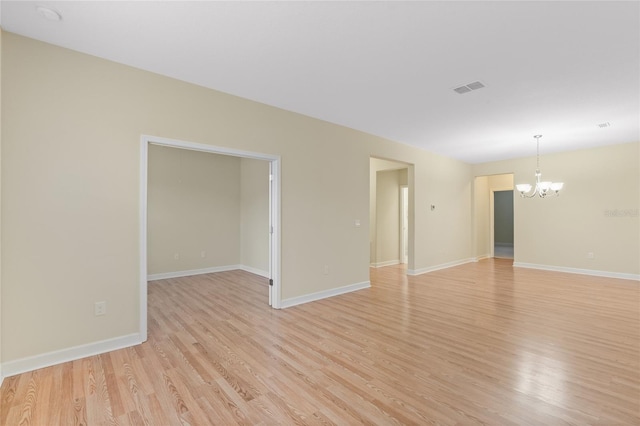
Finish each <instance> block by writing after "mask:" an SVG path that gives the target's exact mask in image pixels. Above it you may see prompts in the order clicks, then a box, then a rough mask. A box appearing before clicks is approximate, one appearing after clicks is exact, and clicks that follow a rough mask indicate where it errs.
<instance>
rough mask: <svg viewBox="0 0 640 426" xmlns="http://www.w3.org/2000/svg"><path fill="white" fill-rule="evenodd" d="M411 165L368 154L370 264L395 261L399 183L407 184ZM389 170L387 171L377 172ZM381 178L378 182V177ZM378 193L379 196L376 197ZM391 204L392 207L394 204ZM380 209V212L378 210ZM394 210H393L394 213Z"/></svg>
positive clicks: (398, 229) (384, 263) (398, 225)
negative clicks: (369, 156)
mask: <svg viewBox="0 0 640 426" xmlns="http://www.w3.org/2000/svg"><path fill="white" fill-rule="evenodd" d="M410 167H411V165H409V164H406V163H400V162H397V161H390V160H385V159H381V158H371V160H370V171H369V180H370V184H369V220H370V222H369V238H370V242H369V246H370V259H369V261H370V263H371V265H372V266H380V265H386V264H389V263H390V262H393V261H399V260H400V255H399V251H398V252H397V253H396V251H395V247H398V250H400V247H399V244H400V241H399V232H400V228H399V227H400V205H399V202H400V198H399V196H400V195H399V194H400V193H399V191H400V188H399V186H400V185H408V171H409V168H410ZM381 173H389V174H388V175H385V174H383V175H380V174H381ZM381 176H382V178H383V179H384V182H383V183H382V184H380V183H379V180H380V178H381ZM380 196H382V198H383V199H379V197H380ZM394 206H395V207H394ZM379 208H380V209H384V212H381V213H382V215H381V216H379V215H378V210H379ZM396 212H397V214H396ZM410 216H411V213H410Z"/></svg>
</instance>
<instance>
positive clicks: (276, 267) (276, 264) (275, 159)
mask: <svg viewBox="0 0 640 426" xmlns="http://www.w3.org/2000/svg"><path fill="white" fill-rule="evenodd" d="M152 144H153V145H160V146H168V147H173V148H181V149H188V150H191V151H200V152H207V153H211V154H219V155H229V156H232V157H240V158H250V159H254V160H264V161H269V180H270V185H269V222H270V225H269V226H270V229H269V277H270V279H271V280H272V283H273V284H272V285H271V286H270V287H269V304H270V305H271V306H272V307H273V308H275V309H280V307H281V294H282V293H281V288H280V259H281V257H280V254H281V244H280V242H281V237H280V156H279V155H271V154H264V153H258V152H251V151H242V150H237V149H232V148H227V147H220V146H214V145H207V144H202V143H196V142H187V141H181V140H177V139H169V138H163V137H159V136H151V135H141V136H140V200H139V202H140V208H139V214H140V216H139V226H140V229H139V251H140V252H139V265H140V269H139V290H140V291H139V298H140V306H139V310H140V337H141V340H142V341H143V342H144V341H146V340H147V190H148V170H149V145H152Z"/></svg>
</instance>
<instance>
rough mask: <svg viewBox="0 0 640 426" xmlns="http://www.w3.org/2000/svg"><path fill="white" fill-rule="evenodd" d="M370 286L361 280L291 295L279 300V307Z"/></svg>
mask: <svg viewBox="0 0 640 426" xmlns="http://www.w3.org/2000/svg"><path fill="white" fill-rule="evenodd" d="M370 287H371V282H369V281H363V282H361V283H356V284H350V285H346V286H344V287H338V288H332V289H331V290H325V291H319V292H317V293H311V294H305V295H304V296H298V297H292V298H290V299H285V300H283V301H282V302H280V308H282V309H284V308H290V307H292V306H296V305H301V304H303V303H309V302H315V301H316V300H322V299H326V298H328V297H333V296H339V295H341V294H345V293H351V292H352V291H358V290H362V289H365V288H370Z"/></svg>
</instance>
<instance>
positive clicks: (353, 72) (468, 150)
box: [0, 0, 640, 163]
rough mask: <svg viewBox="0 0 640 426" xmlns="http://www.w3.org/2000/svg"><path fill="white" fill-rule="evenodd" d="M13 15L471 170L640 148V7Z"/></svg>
mask: <svg viewBox="0 0 640 426" xmlns="http://www.w3.org/2000/svg"><path fill="white" fill-rule="evenodd" d="M37 5H44V6H46V7H49V8H52V9H54V10H56V11H57V12H59V13H60V14H61V15H62V20H61V21H49V20H46V19H45V18H43V17H42V16H41V15H40V14H39V13H38V12H37V11H36V6H37ZM0 16H1V18H0V19H1V20H0V22H1V23H2V28H3V29H4V30H5V31H10V32H13V33H16V34H20V35H24V36H26V37H31V38H34V39H37V40H42V41H45V42H48V43H52V44H55V45H59V46H63V47H67V48H69V49H73V50H77V51H80V52H84V53H88V54H91V55H94V56H98V57H102V58H106V59H109V60H112V61H116V62H120V63H123V64H127V65H130V66H133V67H137V68H141V69H144V70H149V71H152V72H155V73H158V74H162V75H166V76H169V77H173V78H177V79H180V80H184V81H188V82H192V83H195V84H198V85H201V86H205V87H209V88H212V89H216V90H219V91H222V92H226V93H230V94H234V95H237V96H241V97H243V98H247V99H251V100H254V101H258V102H262V103H265V104H268V105H273V106H276V107H279V108H283V109H285V110H289V111H295V112H298V113H301V114H305V115H308V116H311V117H315V118H319V119H321V120H326V121H329V122H332V123H337V124H341V125H344V126H347V127H350V128H353V129H358V130H362V131H365V132H368V133H371V134H374V135H378V136H382V137H385V138H389V139H392V140H395V141H397V142H401V143H406V144H410V145H415V146H419V147H421V148H424V149H426V150H428V151H431V152H435V153H439V154H442V155H446V156H449V157H453V158H457V159H459V160H462V161H465V162H468V163H482V162H487V161H493V160H501V159H508V158H515V157H524V156H532V155H535V142H534V139H533V135H534V134H542V135H543V138H542V139H541V141H540V149H541V154H543V155H544V154H545V153H551V152H559V151H568V150H574V149H580V148H588V147H595V146H602V145H607V144H617V143H626V142H637V141H639V140H640V123H639V120H640V107H639V104H640V2H637V1H631V2H606V1H600V2H573V1H558V2H502V1H500V2H484V1H472V2H457V1H449V2H435V1H426V2H400V1H388V2H383V1H378V2H363V1H356V2H341V1H330V2H318V1H316V2H268V1H261V2H214V1H196V2H173V1H133V2H130V1H84V2H83V1H67V2H65V1H38V2H32V1H7V0H3V1H2V2H1V3H0ZM476 81H480V82H482V83H483V84H484V85H485V87H484V88H481V89H478V90H473V91H470V92H468V93H465V94H458V93H456V92H455V91H453V89H454V88H456V87H460V86H462V85H466V84H468V83H472V82H476ZM601 123H609V124H610V125H609V126H608V127H599V126H598V125H599V124H601Z"/></svg>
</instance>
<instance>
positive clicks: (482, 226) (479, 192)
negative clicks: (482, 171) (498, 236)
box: [473, 176, 491, 259]
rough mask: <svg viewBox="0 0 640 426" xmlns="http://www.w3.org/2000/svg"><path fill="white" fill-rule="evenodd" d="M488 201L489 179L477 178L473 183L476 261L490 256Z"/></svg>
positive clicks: (486, 177) (485, 177)
mask: <svg viewBox="0 0 640 426" xmlns="http://www.w3.org/2000/svg"><path fill="white" fill-rule="evenodd" d="M489 200H490V196H489V177H488V176H477V177H476V178H475V179H474V181H473V203H474V204H473V211H474V214H473V224H474V228H473V241H474V257H475V258H476V259H483V258H486V257H490V256H491V235H490V234H489V233H490V230H491V226H490V223H489V220H490V212H489Z"/></svg>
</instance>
